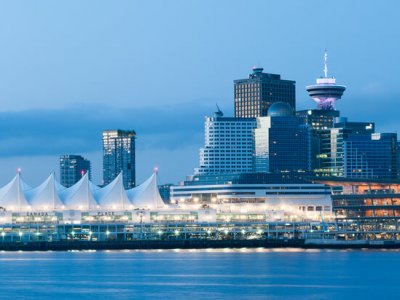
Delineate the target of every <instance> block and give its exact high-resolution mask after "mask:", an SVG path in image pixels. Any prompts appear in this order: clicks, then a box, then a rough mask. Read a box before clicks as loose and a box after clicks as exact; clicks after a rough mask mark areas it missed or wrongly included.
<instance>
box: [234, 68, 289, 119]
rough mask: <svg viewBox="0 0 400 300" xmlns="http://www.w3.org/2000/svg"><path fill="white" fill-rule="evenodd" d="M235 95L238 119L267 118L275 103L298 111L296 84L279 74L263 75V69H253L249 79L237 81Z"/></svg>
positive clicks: (235, 82)
mask: <svg viewBox="0 0 400 300" xmlns="http://www.w3.org/2000/svg"><path fill="white" fill-rule="evenodd" d="M234 95H235V117H238V118H256V117H264V116H267V114H268V109H269V107H270V106H271V105H272V104H273V103H275V102H284V103H287V104H289V105H290V106H291V107H292V108H293V110H295V109H296V82H295V81H292V80H283V79H281V75H278V74H269V73H263V68H253V73H252V74H250V75H249V78H248V79H239V80H235V81H234Z"/></svg>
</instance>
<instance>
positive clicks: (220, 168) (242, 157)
mask: <svg viewBox="0 0 400 300" xmlns="http://www.w3.org/2000/svg"><path fill="white" fill-rule="evenodd" d="M255 127H256V119H255V118H229V117H223V113H222V112H221V111H220V110H219V109H218V111H217V112H216V113H215V115H214V116H213V117H206V119H205V124H204V130H205V133H204V135H205V136H204V138H205V141H204V148H201V149H200V165H199V168H196V169H195V174H199V175H207V174H208V175H211V174H227V173H249V172H251V171H252V169H253V151H254V143H253V129H254V128H255Z"/></svg>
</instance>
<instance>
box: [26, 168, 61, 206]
mask: <svg viewBox="0 0 400 300" xmlns="http://www.w3.org/2000/svg"><path fill="white" fill-rule="evenodd" d="M64 189H65V188H64ZM61 190H63V186H61V185H60V184H59V183H58V182H57V181H56V180H55V176H54V173H51V174H50V176H49V177H48V178H47V179H46V181H45V182H43V183H42V184H41V185H39V186H37V187H35V188H33V189H30V190H28V191H26V192H25V198H26V199H27V200H28V202H29V204H30V205H31V206H32V209H33V210H53V209H62V208H63V206H64V205H63V203H62V201H61V199H60V197H59V195H58V193H59V192H61Z"/></svg>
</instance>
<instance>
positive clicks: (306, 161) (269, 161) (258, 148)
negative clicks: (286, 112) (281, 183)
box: [254, 116, 311, 173]
mask: <svg viewBox="0 0 400 300" xmlns="http://www.w3.org/2000/svg"><path fill="white" fill-rule="evenodd" d="M310 138H311V132H310V129H309V127H308V126H307V125H304V124H303V122H302V119H301V118H299V117H296V116H275V117H270V116H268V117H261V118H257V128H256V129H255V130H254V141H255V152H254V168H255V171H256V172H270V173H282V172H307V171H310V169H311V163H310V159H311V153H310V142H311V140H310Z"/></svg>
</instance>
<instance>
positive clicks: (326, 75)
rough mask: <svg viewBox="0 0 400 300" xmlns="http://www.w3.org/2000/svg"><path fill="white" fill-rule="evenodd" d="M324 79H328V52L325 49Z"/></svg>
mask: <svg viewBox="0 0 400 300" xmlns="http://www.w3.org/2000/svg"><path fill="white" fill-rule="evenodd" d="M324 75H325V76H324V77H325V78H328V50H326V49H325V54H324Z"/></svg>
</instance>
